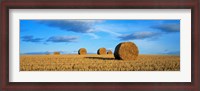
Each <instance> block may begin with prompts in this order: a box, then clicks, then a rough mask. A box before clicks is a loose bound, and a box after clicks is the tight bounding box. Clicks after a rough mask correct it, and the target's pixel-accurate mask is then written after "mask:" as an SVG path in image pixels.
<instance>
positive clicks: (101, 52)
mask: <svg viewBox="0 0 200 91" xmlns="http://www.w3.org/2000/svg"><path fill="white" fill-rule="evenodd" d="M97 54H98V55H104V54H106V48H99V50H98V51H97Z"/></svg>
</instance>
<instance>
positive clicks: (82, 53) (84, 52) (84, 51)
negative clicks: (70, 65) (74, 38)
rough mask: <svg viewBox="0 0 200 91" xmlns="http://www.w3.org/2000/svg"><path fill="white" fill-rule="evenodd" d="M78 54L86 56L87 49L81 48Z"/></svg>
mask: <svg viewBox="0 0 200 91" xmlns="http://www.w3.org/2000/svg"><path fill="white" fill-rule="evenodd" d="M78 54H79V55H86V54H87V50H86V49H85V48H80V49H79V50H78Z"/></svg>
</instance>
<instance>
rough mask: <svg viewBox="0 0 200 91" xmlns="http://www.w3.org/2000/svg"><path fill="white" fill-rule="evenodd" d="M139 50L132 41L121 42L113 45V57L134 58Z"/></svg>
mask: <svg viewBox="0 0 200 91" xmlns="http://www.w3.org/2000/svg"><path fill="white" fill-rule="evenodd" d="M138 53H139V50H138V48H137V46H136V45H135V44H134V43H133V42H122V43H119V44H118V45H117V46H116V47H115V52H114V56H115V59H122V60H136V59H137V57H138Z"/></svg>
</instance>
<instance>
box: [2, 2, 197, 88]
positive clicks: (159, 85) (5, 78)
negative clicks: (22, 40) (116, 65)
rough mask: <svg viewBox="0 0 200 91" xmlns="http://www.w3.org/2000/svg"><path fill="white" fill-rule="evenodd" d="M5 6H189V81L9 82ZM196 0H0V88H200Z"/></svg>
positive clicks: (6, 14)
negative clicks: (190, 48) (190, 65)
mask: <svg viewBox="0 0 200 91" xmlns="http://www.w3.org/2000/svg"><path fill="white" fill-rule="evenodd" d="M9 9H191V10H192V74H191V75H192V82H182V83H178V82H170V83H165V82H163V83H161V82H149V83H145V82H137V83H134V82H127V83H125V82H95V83H94V82H92V83H89V82H80V83H76V82H66V83H59V82H51V83H46V82H44V83H39V82H37V83H31V82H30V83H27V82H23V83H18V82H9V79H8V77H9V67H8V66H9V65H8V64H9V17H8V15H9V12H8V10H9ZM199 11H200V9H199V0H182V1H181V0H157V1H155V0H110V1H107V0H95V1H92V0H87V1H81V0H75V1H74V0H59V1H56V0H50V1H47V0H45V1H44V0H43V1H42V0H34V1H30V0H29V1H24V0H18V1H16V0H7V1H2V2H1V20H0V21H1V27H0V28H1V36H0V37H1V42H0V43H1V45H0V46H1V54H0V61H1V63H0V65H1V66H0V67H1V70H0V71H1V74H0V75H1V78H0V80H1V81H0V84H1V90H3V91H7V90H9V91H12V90H13V91H15V90H19V91H21V90H55V91H57V90H137V91H138V90H140V91H141V90H142V91H146V90H148V91H161V90H162V91H163V90H165V91H170V90H173V91H182V90H184V91H200V86H199V84H200V74H199V73H200V69H199V68H200V66H199V65H200V62H199V61H200V60H199V56H200V55H199V39H200V37H199V25H200V20H199V17H200V14H199V13H200V12H199Z"/></svg>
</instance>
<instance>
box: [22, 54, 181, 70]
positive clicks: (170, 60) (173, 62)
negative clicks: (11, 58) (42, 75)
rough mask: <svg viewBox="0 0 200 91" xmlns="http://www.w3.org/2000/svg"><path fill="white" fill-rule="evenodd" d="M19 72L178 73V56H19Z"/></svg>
mask: <svg viewBox="0 0 200 91" xmlns="http://www.w3.org/2000/svg"><path fill="white" fill-rule="evenodd" d="M20 71H180V56H173V55H139V56H138V58H137V60H134V61H131V60H130V61H127V60H126V61H124V60H116V59H115V57H114V55H112V54H107V55H97V54H88V55H78V54H77V55H75V54H68V55H21V56H20Z"/></svg>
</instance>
